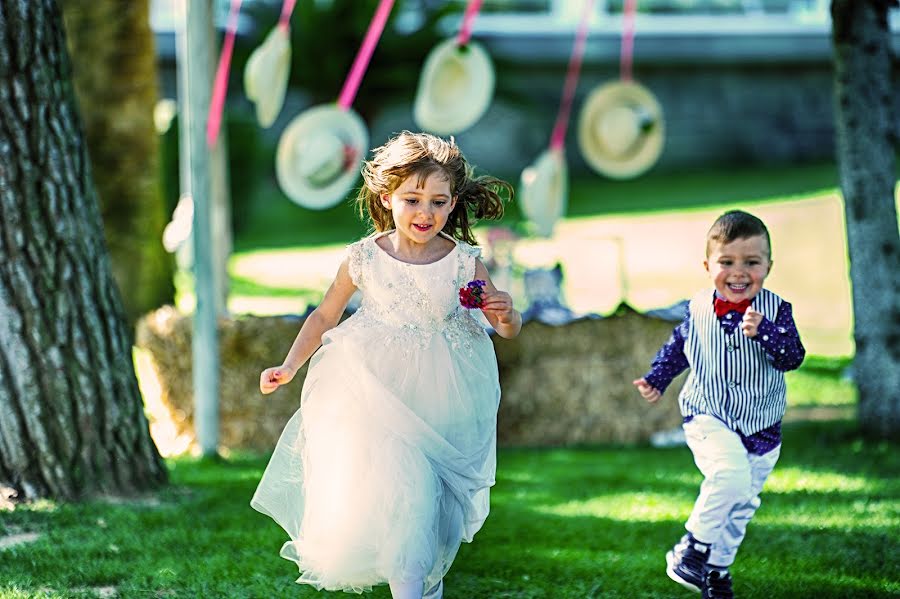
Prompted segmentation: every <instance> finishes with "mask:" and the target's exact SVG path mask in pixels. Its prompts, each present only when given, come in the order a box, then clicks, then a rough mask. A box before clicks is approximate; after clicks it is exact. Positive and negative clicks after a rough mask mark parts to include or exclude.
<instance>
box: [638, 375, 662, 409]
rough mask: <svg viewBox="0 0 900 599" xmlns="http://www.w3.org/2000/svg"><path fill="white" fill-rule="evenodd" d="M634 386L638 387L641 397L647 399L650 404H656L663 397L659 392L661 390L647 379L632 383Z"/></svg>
mask: <svg viewBox="0 0 900 599" xmlns="http://www.w3.org/2000/svg"><path fill="white" fill-rule="evenodd" d="M632 384H633V385H634V386H635V387H637V390H638V393H640V394H641V397H643V398H644V399H646V400H647V401H648V402H650V403H656V402H657V401H659V398H660V397H662V393H660V392H659V389H657V388H656V387H654V386H653V385H651V384H650V383H648V382H647V379H645V378H643V377H642V378H639V379H637V380H636V381H632Z"/></svg>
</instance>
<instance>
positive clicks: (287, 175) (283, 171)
mask: <svg viewBox="0 0 900 599" xmlns="http://www.w3.org/2000/svg"><path fill="white" fill-rule="evenodd" d="M322 129H325V130H327V131H329V132H330V133H331V134H332V135H334V136H335V137H337V138H338V139H339V140H340V141H341V143H342V144H343V146H344V147H345V148H346V149H347V150H348V154H349V155H350V156H349V159H348V160H347V161H346V162H345V164H344V166H343V168H342V169H341V170H340V172H339V174H338V175H337V176H336V177H334V178H332V179H331V180H330V181H329V182H328V184H326V185H315V184H313V183H312V182H311V181H310V180H308V179H307V178H305V177H303V176H301V174H300V173H298V172H297V169H296V168H295V164H296V152H297V148H298V142H300V141H301V140H303V139H305V138H306V137H307V136H309V135H312V134H314V133H315V132H316V131H319V130H322ZM368 145H369V132H368V130H367V129H366V125H365V123H364V122H363V120H362V118H360V116H359V115H358V114H357V113H356V112H354V111H353V110H352V109H347V110H341V109H340V107H338V106H337V105H327V106H316V107H314V108H310V109H308V110H305V111H304V112H302V113H300V114H299V115H298V116H296V117H294V119H293V120H292V121H291V122H290V123H289V124H288V126H287V127H285V130H284V132H283V133H282V134H281V139H279V141H278V150H277V151H276V155H275V174H276V177H277V179H278V185H279V186H281V189H282V190H283V191H284V193H285V194H286V195H287V196H288V198H290V199H291V201H293V202H294V203H296V204H298V205H300V206H303V207H304V208H309V209H311V210H324V209H326V208H331V207H332V206H334V205H336V204H338V203H339V202H340V201H341V200H343V199H344V197H345V196H346V195H347V192H348V191H350V188H351V187H352V186H353V183H354V182H355V181H356V178H357V177H358V176H359V162H360V160H362V159H363V158H364V156H365V153H366V152H367V151H368Z"/></svg>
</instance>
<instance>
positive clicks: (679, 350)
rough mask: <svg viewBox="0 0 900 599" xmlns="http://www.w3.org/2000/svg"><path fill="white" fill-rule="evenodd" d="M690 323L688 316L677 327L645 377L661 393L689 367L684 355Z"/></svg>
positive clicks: (657, 354) (654, 359)
mask: <svg viewBox="0 0 900 599" xmlns="http://www.w3.org/2000/svg"><path fill="white" fill-rule="evenodd" d="M690 321H691V317H690V314H688V315H687V316H685V318H684V321H682V322H681V324H679V325H678V326H677V327H675V330H673V331H672V336H671V337H669V340H668V341H666V343H665V345H663V346H662V348H660V350H659V351H658V352H657V353H656V357H655V358H653V362H652V364H651V366H650V372H648V373H647V374H645V375H644V380H645V381H647V382H648V383H649V384H650V385H652V386H653V387H654V388H655V389H657V390H658V391H659V392H660V393H663V392H665V390H666V388H667V387H668V386H669V384H670V383H671V382H672V380H673V379H674V378H675V377H676V376H678V375H679V374H681V373H682V372H683V371H684V370H685V369H686V368H687V367H688V360H687V356H685V355H684V339H685V337H687V334H688V327H689V326H690Z"/></svg>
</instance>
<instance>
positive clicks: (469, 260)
mask: <svg viewBox="0 0 900 599" xmlns="http://www.w3.org/2000/svg"><path fill="white" fill-rule="evenodd" d="M381 235H384V233H380V234H377V235H373V236H370V237H366V238H365V239H362V240H360V241H358V242H356V243H353V244H351V245H350V246H349V247H348V255H349V267H350V277H351V279H352V280H353V283H354V284H355V285H356V286H357V288H359V289H360V290H361V291H362V296H363V299H362V303H361V305H360V308H359V310H358V312H357V314H356V317H357V318H358V319H361V320H374V321H377V322H378V323H379V324H382V325H387V326H388V327H392V328H396V329H397V333H398V334H403V335H404V336H411V337H415V338H419V339H422V340H424V339H425V338H428V337H430V336H432V335H434V334H437V333H443V334H445V335H446V336H447V337H448V340H452V339H454V338H458V337H462V336H464V335H462V334H466V333H467V334H468V335H469V336H471V334H472V333H473V332H477V330H478V329H481V325H479V324H478V323H477V322H476V321H475V320H474V319H473V318H472V316H471V315H470V314H469V313H468V310H466V309H465V308H463V307H462V306H461V305H460V304H459V295H458V293H459V288H460V287H464V286H465V285H466V283H468V282H469V281H471V280H472V279H474V278H475V260H476V258H477V257H478V256H479V255H480V250H479V249H478V248H475V247H472V246H471V245H469V244H467V243H465V242H462V241H457V240H455V239H454V240H453V242H454V243H455V244H456V245H455V247H454V248H453V249H452V250H451V251H450V253H449V254H447V255H446V256H444V257H443V258H441V259H439V260H437V261H435V262H431V263H428V264H409V263H407V262H403V261H401V260H398V259H397V258H394V257H393V256H391V255H390V254H388V253H387V252H386V251H385V250H384V249H382V248H381V247H379V246H378V244H377V243H376V239H377V238H378V237H380V236H381Z"/></svg>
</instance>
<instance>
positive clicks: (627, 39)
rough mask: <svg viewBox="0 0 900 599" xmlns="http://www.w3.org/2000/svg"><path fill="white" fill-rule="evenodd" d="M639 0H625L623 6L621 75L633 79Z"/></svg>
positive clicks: (629, 79)
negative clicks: (635, 16) (636, 13)
mask: <svg viewBox="0 0 900 599" xmlns="http://www.w3.org/2000/svg"><path fill="white" fill-rule="evenodd" d="M636 11H637V0H625V5H624V6H623V8H622V50H621V53H620V55H619V77H621V78H622V79H623V80H624V81H631V65H632V62H633V59H634V13H635V12H636Z"/></svg>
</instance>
